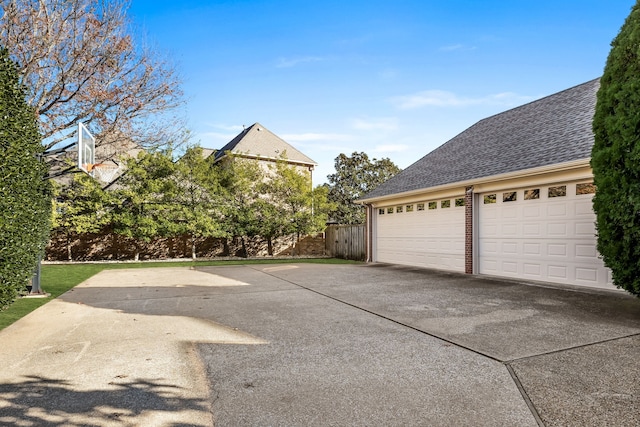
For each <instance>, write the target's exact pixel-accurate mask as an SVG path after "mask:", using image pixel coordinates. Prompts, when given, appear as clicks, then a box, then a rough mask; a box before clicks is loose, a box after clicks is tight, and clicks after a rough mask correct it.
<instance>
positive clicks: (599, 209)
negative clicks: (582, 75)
mask: <svg viewBox="0 0 640 427" xmlns="http://www.w3.org/2000/svg"><path fill="white" fill-rule="evenodd" d="M611 46H612V48H611V52H610V53H609V57H608V59H607V63H606V66H605V70H604V74H603V76H602V79H601V81H600V89H599V91H598V97H597V104H596V113H595V116H594V119H593V131H594V134H595V144H594V146H593V151H592V158H591V167H592V168H593V175H594V182H595V184H596V186H597V192H596V195H595V197H594V199H593V208H594V210H595V212H596V217H597V221H596V225H597V230H598V251H599V252H600V254H601V255H602V257H603V259H604V262H605V264H606V265H607V267H609V268H610V269H611V271H612V273H613V281H614V284H615V285H616V286H617V287H619V288H622V289H625V290H627V291H628V292H630V293H632V294H635V295H640V57H639V54H640V2H639V3H637V4H636V5H635V6H634V7H633V9H632V10H631V14H630V15H629V17H628V18H627V20H626V21H625V23H624V25H623V26H622V28H621V29H620V33H619V34H618V36H617V37H616V38H615V39H614V40H613V42H612V43H611Z"/></svg>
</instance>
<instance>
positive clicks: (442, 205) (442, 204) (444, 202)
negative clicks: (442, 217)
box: [440, 200, 451, 209]
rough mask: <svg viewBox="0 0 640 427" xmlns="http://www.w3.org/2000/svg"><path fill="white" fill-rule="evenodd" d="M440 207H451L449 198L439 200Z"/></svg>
mask: <svg viewBox="0 0 640 427" xmlns="http://www.w3.org/2000/svg"><path fill="white" fill-rule="evenodd" d="M440 207H441V208H443V209H446V208H450V207H451V200H443V201H441V202H440Z"/></svg>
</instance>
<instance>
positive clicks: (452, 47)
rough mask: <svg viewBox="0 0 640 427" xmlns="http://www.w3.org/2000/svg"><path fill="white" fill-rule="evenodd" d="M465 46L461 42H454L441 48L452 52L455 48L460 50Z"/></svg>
mask: <svg viewBox="0 0 640 427" xmlns="http://www.w3.org/2000/svg"><path fill="white" fill-rule="evenodd" d="M463 47H464V46H463V45H461V44H459V43H458V44H452V45H449V46H442V47H441V48H440V49H439V50H441V51H443V52H451V51H453V50H460V49H462V48H463Z"/></svg>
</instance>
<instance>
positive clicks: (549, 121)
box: [362, 79, 600, 200]
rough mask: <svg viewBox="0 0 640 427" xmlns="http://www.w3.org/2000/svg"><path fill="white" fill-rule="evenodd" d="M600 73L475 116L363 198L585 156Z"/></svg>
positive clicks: (589, 146) (587, 154)
mask: <svg viewBox="0 0 640 427" xmlns="http://www.w3.org/2000/svg"><path fill="white" fill-rule="evenodd" d="M599 86H600V79H595V80H591V81H589V82H587V83H583V84H581V85H578V86H575V87H573V88H570V89H566V90H564V91H562V92H558V93H556V94H553V95H550V96H547V97H545V98H542V99H539V100H537V101H533V102H530V103H528V104H525V105H522V106H520V107H517V108H514V109H512V110H508V111H505V112H503V113H500V114H497V115H495V116H491V117H488V118H486V119H483V120H480V121H479V122H478V123H476V124H474V125H473V126H471V127H470V128H468V129H467V130H465V131H464V132H462V133H460V134H459V135H457V136H455V137H454V138H452V139H450V140H449V141H448V142H446V143H445V144H443V145H441V146H440V147H438V148H436V149H435V150H434V151H432V152H431V153H429V154H427V155H426V156H424V157H423V158H421V159H420V160H418V161H417V162H415V163H414V164H412V165H411V166H409V167H408V168H406V169H405V170H403V171H402V172H400V173H399V174H398V175H396V176H394V177H393V178H391V179H389V180H388V181H386V182H385V183H383V184H381V185H380V186H379V187H377V188H376V189H375V190H373V191H371V192H370V193H369V194H367V195H366V196H364V197H362V199H363V200H368V199H373V198H378V197H385V196H390V195H393V194H398V193H404V192H408V191H414V190H420V189H428V188H430V187H436V186H440V185H445V184H453V183H456V182H462V181H468V180H473V179H478V178H485V177H489V176H493V175H500V174H503V173H508V172H516V171H520V170H526V169H531V168H536V167H541V166H547V165H552V164H556V163H564V162H569V161H573V160H581V159H587V158H589V157H590V156H591V147H592V146H593V142H594V137H593V131H592V128H591V124H592V119H593V115H594V112H595V105H596V93H597V91H598V88H599Z"/></svg>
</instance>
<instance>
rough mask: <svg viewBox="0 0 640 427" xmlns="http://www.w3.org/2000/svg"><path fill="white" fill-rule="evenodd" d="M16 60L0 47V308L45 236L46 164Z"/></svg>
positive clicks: (22, 287)
mask: <svg viewBox="0 0 640 427" xmlns="http://www.w3.org/2000/svg"><path fill="white" fill-rule="evenodd" d="M25 95H26V90H25V87H24V86H23V85H22V84H21V82H20V77H19V75H18V72H17V70H16V64H15V63H14V62H13V61H12V60H11V59H10V58H9V54H8V52H7V50H6V49H1V48H0V148H1V149H0V153H2V154H1V156H0V180H1V181H0V200H1V203H0V309H2V308H4V307H6V306H7V305H8V304H10V303H11V302H12V301H13V300H14V299H15V298H16V297H17V296H18V295H19V294H21V293H24V292H25V291H26V289H27V286H28V281H29V278H30V277H31V275H32V274H33V271H34V268H35V266H36V263H37V260H38V257H39V256H40V255H41V254H42V253H43V252H44V247H45V245H46V242H47V240H48V238H49V222H50V217H51V191H50V184H49V182H48V181H47V180H46V179H45V176H46V174H47V166H46V165H45V164H44V162H43V161H42V159H41V157H42V156H41V154H42V151H43V147H42V144H41V138H40V134H39V132H38V125H37V121H36V120H37V119H36V115H35V113H34V111H33V109H32V108H31V107H30V106H29V105H28V104H27V103H26V101H25Z"/></svg>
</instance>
